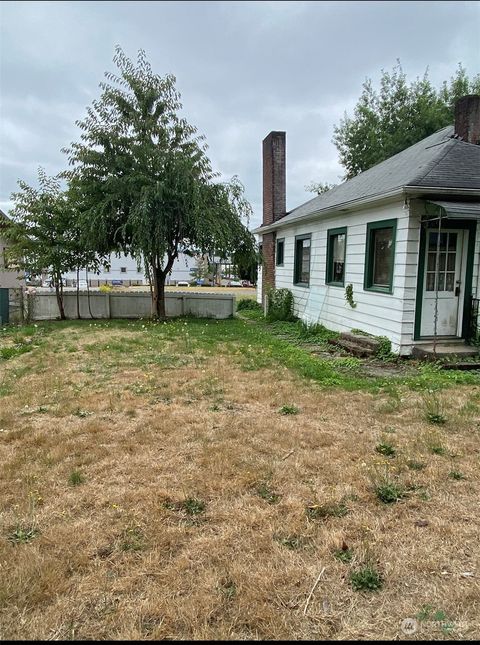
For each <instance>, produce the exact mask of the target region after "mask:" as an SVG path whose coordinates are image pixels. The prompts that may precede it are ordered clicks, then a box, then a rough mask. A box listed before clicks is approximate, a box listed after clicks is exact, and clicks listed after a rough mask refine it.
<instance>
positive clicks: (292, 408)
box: [279, 405, 300, 415]
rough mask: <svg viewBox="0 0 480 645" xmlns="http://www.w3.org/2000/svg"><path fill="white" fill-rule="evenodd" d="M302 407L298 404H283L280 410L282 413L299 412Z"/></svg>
mask: <svg viewBox="0 0 480 645" xmlns="http://www.w3.org/2000/svg"><path fill="white" fill-rule="evenodd" d="M299 412H300V409H299V408H297V406H296V405H282V407H281V408H280V410H279V413H280V414H285V415H286V414H298V413H299Z"/></svg>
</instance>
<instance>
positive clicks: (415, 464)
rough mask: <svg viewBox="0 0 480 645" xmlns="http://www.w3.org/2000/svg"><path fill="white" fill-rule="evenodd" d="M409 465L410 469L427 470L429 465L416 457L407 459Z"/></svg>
mask: <svg viewBox="0 0 480 645" xmlns="http://www.w3.org/2000/svg"><path fill="white" fill-rule="evenodd" d="M407 467H408V468H410V470H417V471H419V470H425V468H426V467H427V464H425V463H424V462H423V461H416V460H415V459H409V460H408V461H407Z"/></svg>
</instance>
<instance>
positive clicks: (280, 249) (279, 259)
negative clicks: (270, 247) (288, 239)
mask: <svg viewBox="0 0 480 645" xmlns="http://www.w3.org/2000/svg"><path fill="white" fill-rule="evenodd" d="M284 252H285V240H284V239H283V238H282V239H281V240H277V253H276V264H277V267H283V256H284Z"/></svg>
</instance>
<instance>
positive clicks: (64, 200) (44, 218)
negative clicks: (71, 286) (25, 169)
mask: <svg viewBox="0 0 480 645" xmlns="http://www.w3.org/2000/svg"><path fill="white" fill-rule="evenodd" d="M18 185H19V190H18V192H16V193H13V195H12V199H13V203H14V207H13V209H12V210H11V211H10V216H11V222H10V225H9V226H8V228H7V230H6V235H7V237H8V238H9V240H10V242H11V245H10V246H9V248H8V256H9V260H11V261H12V262H14V263H15V264H16V265H17V266H18V267H20V268H21V269H23V270H24V271H25V272H26V273H27V274H29V275H30V276H44V275H45V274H47V275H49V276H50V278H51V280H52V283H53V286H54V287H55V293H56V296H57V303H58V308H59V311H60V317H61V318H62V320H63V319H65V308H64V302H63V286H64V284H63V278H62V274H63V273H65V272H66V271H69V270H70V269H71V268H72V267H74V266H75V265H76V263H77V262H78V261H79V258H78V254H79V253H80V251H79V247H78V241H77V240H76V238H75V234H74V231H73V228H72V222H73V221H74V213H73V211H72V205H71V202H70V200H69V199H68V196H67V193H66V192H65V191H64V190H63V189H62V186H61V181H60V179H59V177H48V176H47V175H46V173H45V171H44V170H43V168H39V170H38V188H33V187H32V186H29V185H28V184H27V183H26V182H24V181H22V180H20V181H19V182H18Z"/></svg>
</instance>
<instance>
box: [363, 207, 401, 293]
mask: <svg viewBox="0 0 480 645" xmlns="http://www.w3.org/2000/svg"><path fill="white" fill-rule="evenodd" d="M396 232H397V220H396V219H390V220H384V221H382V222H371V223H370V224H367V248H366V254H365V279H364V289H368V290H370V291H381V292H383V293H393V268H394V265H395V238H396Z"/></svg>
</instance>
